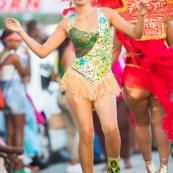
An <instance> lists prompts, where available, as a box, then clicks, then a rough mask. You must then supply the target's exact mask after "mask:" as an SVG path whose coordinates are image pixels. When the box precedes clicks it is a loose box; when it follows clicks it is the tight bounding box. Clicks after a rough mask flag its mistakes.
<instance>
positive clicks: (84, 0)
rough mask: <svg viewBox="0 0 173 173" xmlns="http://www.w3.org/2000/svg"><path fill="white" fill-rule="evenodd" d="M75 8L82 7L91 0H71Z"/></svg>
mask: <svg viewBox="0 0 173 173" xmlns="http://www.w3.org/2000/svg"><path fill="white" fill-rule="evenodd" d="M73 2H74V4H75V6H84V5H86V4H88V3H89V4H90V2H91V0H73Z"/></svg>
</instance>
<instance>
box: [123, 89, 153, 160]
mask: <svg viewBox="0 0 173 173" xmlns="http://www.w3.org/2000/svg"><path fill="white" fill-rule="evenodd" d="M123 95H124V100H125V102H126V104H127V105H128V107H129V108H130V110H131V111H132V113H133V115H134V118H135V123H136V129H135V132H136V137H137V141H138V143H139V147H140V149H141V152H142V155H143V158H144V160H145V162H149V161H151V160H152V156H151V127H150V114H149V97H150V95H151V94H150V93H149V92H148V91H147V90H144V89H138V88H126V87H124V88H123Z"/></svg>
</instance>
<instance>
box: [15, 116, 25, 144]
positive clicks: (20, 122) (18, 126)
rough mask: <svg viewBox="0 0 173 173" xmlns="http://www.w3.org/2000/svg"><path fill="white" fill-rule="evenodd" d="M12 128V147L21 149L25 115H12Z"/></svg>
mask: <svg viewBox="0 0 173 173" xmlns="http://www.w3.org/2000/svg"><path fill="white" fill-rule="evenodd" d="M12 121H13V128H14V139H13V144H14V146H18V147H23V132H24V125H25V115H24V114H21V115H14V116H12Z"/></svg>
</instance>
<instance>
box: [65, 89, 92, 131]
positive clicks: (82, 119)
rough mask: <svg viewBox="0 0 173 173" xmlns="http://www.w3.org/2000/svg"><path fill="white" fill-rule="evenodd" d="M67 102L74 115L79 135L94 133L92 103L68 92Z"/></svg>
mask: <svg viewBox="0 0 173 173" xmlns="http://www.w3.org/2000/svg"><path fill="white" fill-rule="evenodd" d="M66 97H67V102H68V104H69V106H70V108H71V110H72V112H73V114H74V117H75V120H76V122H77V126H78V129H79V133H82V132H83V131H88V130H89V131H91V132H93V120H92V101H90V100H88V99H82V98H79V97H76V96H75V95H74V94H73V93H71V92H66Z"/></svg>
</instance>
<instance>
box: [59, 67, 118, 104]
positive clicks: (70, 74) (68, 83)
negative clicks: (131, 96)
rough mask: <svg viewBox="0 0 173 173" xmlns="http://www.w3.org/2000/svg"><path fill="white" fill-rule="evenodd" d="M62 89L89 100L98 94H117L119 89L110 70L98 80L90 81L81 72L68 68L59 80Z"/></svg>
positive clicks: (94, 98)
mask: <svg viewBox="0 0 173 173" xmlns="http://www.w3.org/2000/svg"><path fill="white" fill-rule="evenodd" d="M60 84H61V88H62V90H65V91H70V92H72V93H73V94H75V95H76V96H77V97H80V98H83V99H85V98H87V99H89V100H91V101H94V100H96V99H97V98H98V97H99V96H102V95H107V94H115V95H116V96H118V95H119V94H120V92H121V89H120V87H119V85H118V83H117V81H116V79H115V77H114V75H113V74H112V73H111V72H110V73H108V74H106V75H105V76H104V77H103V78H102V79H101V80H100V81H98V82H94V83H93V82H90V81H89V80H87V79H86V78H84V77H83V76H82V75H81V74H79V73H78V72H76V71H75V70H73V69H69V70H67V71H66V73H65V74H64V76H63V78H62V79H61V81H60Z"/></svg>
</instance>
